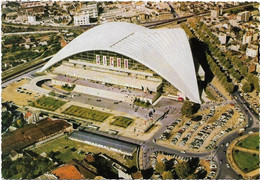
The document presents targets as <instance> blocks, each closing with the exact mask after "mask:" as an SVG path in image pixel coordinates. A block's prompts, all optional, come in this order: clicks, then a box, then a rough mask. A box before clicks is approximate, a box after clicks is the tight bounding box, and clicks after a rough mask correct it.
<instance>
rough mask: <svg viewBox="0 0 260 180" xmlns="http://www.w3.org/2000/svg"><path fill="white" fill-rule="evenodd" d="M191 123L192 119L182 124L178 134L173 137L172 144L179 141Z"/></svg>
mask: <svg viewBox="0 0 260 180" xmlns="http://www.w3.org/2000/svg"><path fill="white" fill-rule="evenodd" d="M191 124H192V122H191V121H188V122H186V123H185V124H184V125H183V126H182V128H181V129H180V130H179V131H178V132H177V134H176V135H175V136H174V137H173V139H172V142H171V144H176V143H177V142H178V141H179V139H180V137H181V136H182V134H183V133H184V132H185V131H186V129H188V127H190V125H191Z"/></svg>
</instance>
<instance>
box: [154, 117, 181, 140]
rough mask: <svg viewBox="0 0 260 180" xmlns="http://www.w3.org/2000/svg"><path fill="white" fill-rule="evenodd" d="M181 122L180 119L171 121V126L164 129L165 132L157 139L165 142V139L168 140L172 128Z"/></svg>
mask: <svg viewBox="0 0 260 180" xmlns="http://www.w3.org/2000/svg"><path fill="white" fill-rule="evenodd" d="M181 121H182V118H180V119H177V120H175V121H173V122H172V124H171V125H170V126H168V127H167V128H166V130H165V131H164V132H163V133H162V135H161V136H160V137H159V139H160V140H166V139H168V138H169V136H170V132H171V131H172V130H173V128H174V127H175V126H176V125H177V124H179V122H181Z"/></svg>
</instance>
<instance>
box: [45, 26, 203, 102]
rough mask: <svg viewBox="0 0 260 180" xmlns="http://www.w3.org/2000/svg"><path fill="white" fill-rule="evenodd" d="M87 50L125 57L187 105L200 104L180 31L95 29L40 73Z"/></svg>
mask: <svg viewBox="0 0 260 180" xmlns="http://www.w3.org/2000/svg"><path fill="white" fill-rule="evenodd" d="M90 50H107V51H112V52H116V53H119V54H123V55H125V56H128V57H129V58H132V59H134V60H136V61H138V62H140V63H141V64H143V65H145V66H147V67H148V68H150V69H152V70H153V71H155V72H156V73H157V74H159V75H160V76H162V77H163V78H164V79H166V80H167V81H168V82H170V83H171V84H172V85H173V86H175V87H176V88H177V89H178V90H180V91H181V92H183V93H185V95H186V96H187V97H188V98H189V99H190V100H191V101H193V102H196V103H200V97H199V92H198V84H197V78H196V73H195V67H194V62H193V58H192V54H191V49H190V45H189V42H188V39H187V36H186V34H185V32H184V31H183V30H182V29H181V28H175V29H155V30H154V29H153V30H151V29H147V28H145V27H142V26H138V25H135V24H130V23H122V22H112V23H106V24H103V25H99V26H97V27H94V28H92V29H90V30H88V31H86V32H84V33H83V34H81V35H80V36H78V37H77V38H75V39H74V40H73V41H71V42H70V43H69V44H68V45H66V46H65V47H64V48H63V49H61V50H60V51H59V52H58V53H57V54H56V55H55V56H53V57H52V59H51V60H50V61H48V62H47V63H46V64H45V66H44V67H43V68H42V69H41V71H43V70H45V69H47V68H49V67H51V66H52V65H54V64H55V63H57V62H59V61H61V60H62V59H64V58H67V57H69V56H71V55H73V54H77V53H80V52H85V51H90Z"/></svg>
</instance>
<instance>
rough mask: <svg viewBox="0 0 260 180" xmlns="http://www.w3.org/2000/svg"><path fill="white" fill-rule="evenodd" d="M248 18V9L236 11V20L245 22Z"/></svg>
mask: <svg viewBox="0 0 260 180" xmlns="http://www.w3.org/2000/svg"><path fill="white" fill-rule="evenodd" d="M249 18H250V12H249V11H244V12H241V13H238V15H237V20H238V21H243V22H247V21H248V20H249Z"/></svg>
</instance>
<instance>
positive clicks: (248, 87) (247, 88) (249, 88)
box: [242, 82, 252, 93]
mask: <svg viewBox="0 0 260 180" xmlns="http://www.w3.org/2000/svg"><path fill="white" fill-rule="evenodd" d="M242 90H243V92H246V93H247V92H251V91H252V86H251V84H250V83H248V82H246V83H245V84H243V86H242Z"/></svg>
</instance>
